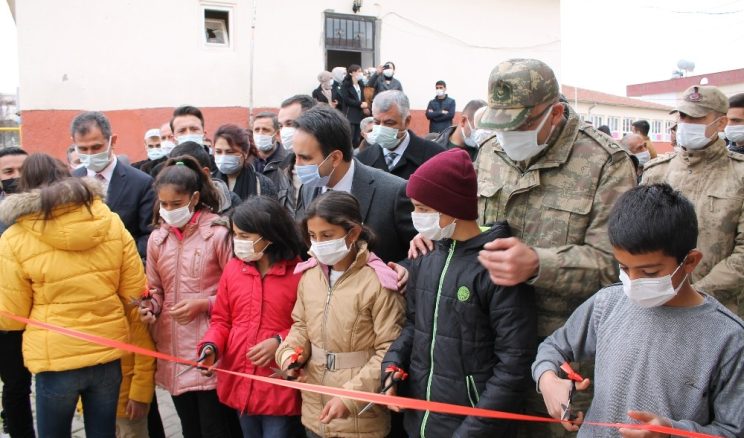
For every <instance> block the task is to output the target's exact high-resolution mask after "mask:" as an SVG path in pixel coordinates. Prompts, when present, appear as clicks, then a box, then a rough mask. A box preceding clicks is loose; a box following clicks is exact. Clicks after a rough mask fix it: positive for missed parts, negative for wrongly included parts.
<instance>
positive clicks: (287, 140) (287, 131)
mask: <svg viewBox="0 0 744 438" xmlns="http://www.w3.org/2000/svg"><path fill="white" fill-rule="evenodd" d="M295 129H296V128H293V127H291V126H285V127H283V128H282V129H280V130H279V136H280V137H281V138H282V146H284V149H286V150H288V151H291V150H292V144H293V143H294V135H295Z"/></svg>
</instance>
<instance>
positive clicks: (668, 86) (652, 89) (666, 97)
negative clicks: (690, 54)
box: [625, 68, 744, 106]
mask: <svg viewBox="0 0 744 438" xmlns="http://www.w3.org/2000/svg"><path fill="white" fill-rule="evenodd" d="M693 85H715V86H716V87H718V88H720V89H721V91H722V92H723V94H725V95H726V96H729V97H730V96H733V95H734V94H738V93H744V68H740V69H737V70H728V71H722V72H717V73H709V74H705V75H695V76H686V77H682V78H673V79H667V80H665V81H656V82H646V83H644V84H633V85H628V86H627V87H626V91H625V94H626V95H628V96H629V97H636V98H638V99H642V100H647V101H649V102H656V103H659V104H662V105H669V106H674V105H675V104H676V102H677V99H678V98H679V97H680V96H681V95H682V93H683V92H684V91H685V90H686V89H688V88H689V87H691V86H693Z"/></svg>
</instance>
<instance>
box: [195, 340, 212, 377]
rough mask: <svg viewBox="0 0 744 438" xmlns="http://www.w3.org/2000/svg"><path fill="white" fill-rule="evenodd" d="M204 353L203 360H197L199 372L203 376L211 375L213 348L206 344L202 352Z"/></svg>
mask: <svg viewBox="0 0 744 438" xmlns="http://www.w3.org/2000/svg"><path fill="white" fill-rule="evenodd" d="M201 354H203V355H204V360H203V361H201V362H199V367H198V369H199V372H200V373H201V375H202V376H204V377H212V374H214V370H212V368H213V367H214V359H215V357H214V356H215V355H214V350H213V349H212V347H211V346H210V345H209V344H207V345H206V346H205V347H204V348H203V349H202V353H201Z"/></svg>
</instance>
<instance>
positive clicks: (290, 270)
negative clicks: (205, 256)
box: [198, 258, 302, 415]
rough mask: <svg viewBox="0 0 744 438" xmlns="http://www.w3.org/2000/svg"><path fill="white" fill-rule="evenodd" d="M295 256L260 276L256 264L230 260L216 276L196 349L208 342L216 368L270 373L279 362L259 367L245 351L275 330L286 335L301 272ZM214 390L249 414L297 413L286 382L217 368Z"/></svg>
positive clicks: (296, 396)
mask: <svg viewBox="0 0 744 438" xmlns="http://www.w3.org/2000/svg"><path fill="white" fill-rule="evenodd" d="M298 262H299V259H298V260H292V261H280V262H277V263H275V264H274V266H272V267H271V269H269V272H267V273H266V275H265V276H264V278H261V274H260V273H259V272H258V270H257V269H256V267H255V265H254V264H252V263H244V262H243V261H241V260H239V259H237V258H233V259H232V260H230V262H229V263H228V264H227V266H226V267H225V271H224V272H223V274H222V278H220V285H219V289H218V292H217V301H216V303H215V305H214V307H213V309H212V319H211V323H210V326H209V330H208V331H207V333H206V335H204V338H203V339H202V341H201V343H200V345H199V349H198V350H199V351H200V350H201V348H202V346H203V345H204V344H206V343H212V344H214V345H215V346H216V347H217V355H218V357H217V358H218V360H219V361H220V363H219V364H218V366H219V367H220V368H226V369H229V370H232V371H238V372H243V373H247V374H255V375H258V376H270V375H271V374H272V373H273V372H272V371H271V367H277V365H276V364H275V363H274V362H273V361H272V363H271V365H269V366H268V367H258V366H256V365H254V364H253V363H252V362H251V361H250V360H249V359H247V358H246V353H248V351H249V350H250V349H251V348H253V346H254V345H256V344H258V343H260V342H261V341H264V340H266V339H269V338H271V337H273V336H276V335H280V336H281V337H282V339H284V338H286V336H287V333H288V332H289V328H290V327H292V309H293V308H294V305H295V301H297V285H298V283H299V281H300V278H301V277H302V275H301V274H295V273H294V269H295V265H296V264H297V263H298ZM217 395H218V396H219V398H220V401H221V402H222V403H224V404H226V405H228V406H230V407H232V408H234V409H237V410H238V411H240V412H245V413H248V414H251V415H300V394H299V392H298V391H295V390H294V389H290V388H284V387H281V386H276V385H271V384H267V383H263V382H257V381H254V380H250V379H246V378H243V377H237V376H232V375H228V374H218V376H217Z"/></svg>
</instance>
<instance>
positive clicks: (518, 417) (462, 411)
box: [0, 311, 715, 438]
mask: <svg viewBox="0 0 744 438" xmlns="http://www.w3.org/2000/svg"><path fill="white" fill-rule="evenodd" d="M0 317H5V318H9V319H12V320H15V321H18V322H22V323H24V324H26V325H31V326H35V327H39V328H43V329H46V330H50V331H53V332H57V333H60V334H63V335H66V336H71V337H73V338H77V339H82V340H85V341H88V342H92V343H95V344H99V345H104V346H107V347H111V348H116V349H119V350H123V351H128V352H131V353H135V354H142V355H147V356H151V357H155V358H157V359H162V360H167V361H171V362H176V363H181V364H184V365H189V366H192V367H196V366H197V365H198V363H197V362H194V361H192V360H187V359H182V358H179V357H174V356H170V355H168V354H163V353H159V352H157V351H152V350H147V349H144V348H141V347H137V346H135V345H132V344H128V343H125V342H120V341H115V340H112V339H107V338H103V337H100V336H96V335H92V334H89V333H84V332H80V331H77V330H71V329H68V328H65V327H59V326H56V325H53V324H47V323H43V322H40V321H35V320H32V319H28V318H24V317H21V316H18V315H13V314H11V313H8V312H4V311H0ZM214 371H217V372H218V373H224V374H232V375H234V376H240V377H243V378H246V379H253V380H257V381H261V382H266V383H271V384H274V385H279V386H285V387H288V388H294V389H297V390H300V391H311V392H315V393H319V394H324V395H330V396H336V397H343V398H350V399H354V400H360V401H366V402H369V403H375V404H380V405H385V406H387V405H394V406H399V407H400V408H403V409H416V410H421V411H430V412H437V413H441V414H449V415H463V416H478V417H486V418H496V419H501V420H512V421H530V422H542V423H560V422H561V420H558V419H554V418H547V417H537V416H532V415H523V414H514V413H511V412H501V411H491V410H488V409H482V408H472V407H467V406H460V405H452V404H447V403H439V402H431V401H426V400H418V399H411V398H406V397H398V396H389V395H383V394H377V393H369V392H361V391H352V390H347V389H341V388H334V387H328V386H321V385H314V384H309V383H301V382H297V381H290V380H283V379H277V378H270V377H261V376H255V375H252V374H244V373H239V372H235V371H230V370H225V369H221V368H214ZM585 423H586V424H591V425H593V426H599V427H608V428H616V429H619V428H624V429H635V430H648V431H651V432H658V433H663V434H669V435H673V436H681V437H689V438H714V437H715V436H714V435H709V434H704V433H699V432H691V431H687V430H681V429H675V428H672V427H666V426H655V425H650V424H622V423H600V422H585Z"/></svg>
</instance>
